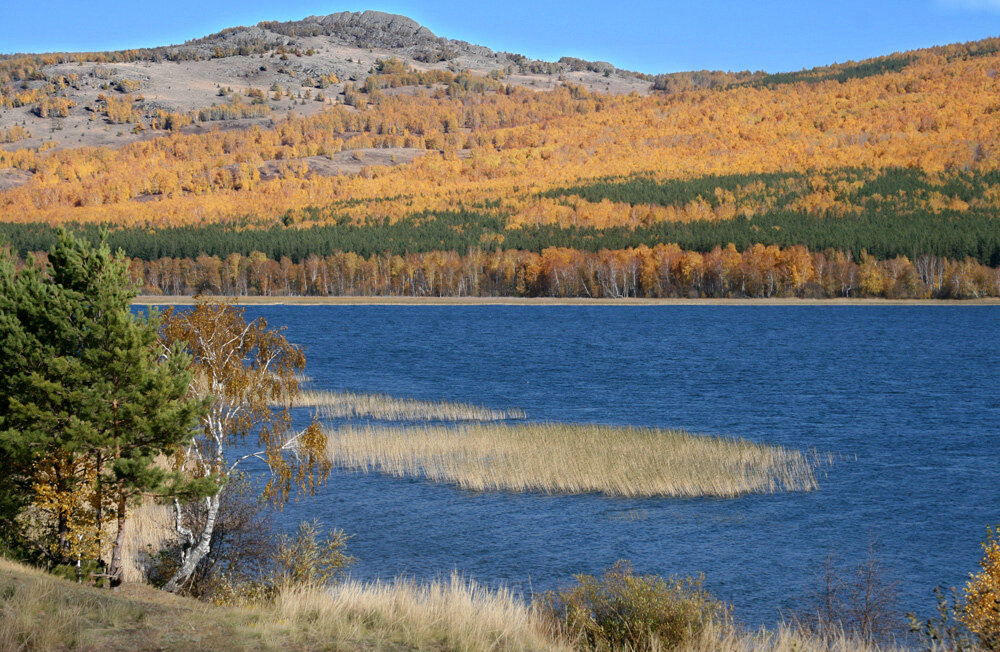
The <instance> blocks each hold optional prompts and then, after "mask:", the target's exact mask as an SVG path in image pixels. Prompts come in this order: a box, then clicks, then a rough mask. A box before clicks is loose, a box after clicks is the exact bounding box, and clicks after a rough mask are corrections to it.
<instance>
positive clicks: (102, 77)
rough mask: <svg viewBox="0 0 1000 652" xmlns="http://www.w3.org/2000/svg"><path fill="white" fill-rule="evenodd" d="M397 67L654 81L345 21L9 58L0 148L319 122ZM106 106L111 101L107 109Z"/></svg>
mask: <svg viewBox="0 0 1000 652" xmlns="http://www.w3.org/2000/svg"><path fill="white" fill-rule="evenodd" d="M390 58H395V59H398V60H399V61H401V62H404V63H405V64H406V65H407V66H409V67H412V68H413V69H415V70H420V71H442V72H443V71H453V72H458V71H469V72H470V73H472V74H476V75H481V76H486V75H490V74H493V75H499V74H502V75H503V76H504V77H505V80H506V81H507V83H511V84H515V85H520V86H526V87H530V88H535V89H547V88H553V87H554V86H556V85H558V84H559V83H561V82H562V81H572V82H573V83H577V84H581V85H583V86H585V87H587V88H591V89H594V90H601V91H603V92H609V93H629V92H633V91H636V92H641V93H645V92H647V91H648V89H649V86H650V82H649V81H648V79H645V78H644V77H645V76H641V75H636V74H635V73H630V72H628V71H622V70H618V69H616V68H615V67H614V66H613V65H611V64H608V63H603V62H585V61H580V60H576V59H569V58H567V59H564V60H563V61H562V62H544V61H534V60H529V59H527V58H525V57H523V56H520V55H515V54H510V53H506V52H500V53H498V52H494V51H492V50H490V49H489V48H486V47H482V46H476V45H470V44H469V43H466V42H464V41H455V40H451V39H446V38H440V37H437V36H435V35H434V34H433V33H432V32H431V31H430V30H428V29H427V28H426V27H422V26H421V25H419V24H417V23H416V22H415V21H413V20H411V19H409V18H406V17H404V16H395V15H392V14H385V13H382V12H377V11H365V12H357V13H352V12H342V13H338V14H331V15H329V16H310V17H308V18H305V19H303V20H300V21H294V22H285V23H279V22H263V23H260V24H258V25H255V26H252V27H235V28H230V29H227V30H223V31H221V32H219V33H217V34H212V35H210V36H206V37H203V38H199V39H194V40H191V41H188V42H186V43H183V44H180V45H171V46H164V47H159V48H150V49H137V50H126V51H118V52H100V53H50V54H42V55H13V56H6V57H0V145H2V144H3V143H4V141H5V138H4V134H5V133H7V134H8V136H7V138H6V140H12V141H13V140H14V139H15V137H16V138H17V140H16V143H15V146H17V147H39V146H47V147H54V148H56V149H59V148H66V147H79V146H120V145H122V144H125V143H128V142H134V141H136V140H142V139H145V138H149V137H150V136H152V135H155V134H156V133H158V132H160V131H164V130H166V131H181V132H183V133H201V132H204V131H207V130H208V129H209V127H210V126H213V127H219V128H222V129H228V128H237V127H247V126H249V125H252V124H256V125H263V126H268V125H272V124H273V123H274V121H276V120H280V119H282V118H284V117H285V116H287V115H289V114H290V113H292V112H294V113H295V114H298V115H313V114H315V113H318V112H319V111H321V110H322V109H323V108H324V107H325V106H328V105H329V104H332V103H334V102H336V101H337V98H338V97H341V98H342V96H343V93H344V90H345V89H346V88H347V87H349V86H353V85H361V84H363V83H364V82H365V80H366V79H367V78H368V77H369V76H370V75H371V74H372V73H373V72H375V70H376V67H377V61H378V60H380V59H390ZM605 72H606V73H607V75H605ZM279 88H280V92H277V91H278V89H279ZM229 91H232V92H231V93H229V94H228V95H222V94H221V93H228V92H229ZM307 92H308V93H309V95H308V96H307V97H303V95H304V94H305V93H307ZM258 93H259V95H257V94H258ZM238 95H242V96H244V97H245V99H246V102H247V103H248V104H254V100H261V101H260V102H258V103H257V104H255V105H254V106H253V107H247V108H242V107H241V109H240V110H239V111H231V112H230V113H229V114H225V113H218V114H217V115H215V116H213V117H212V118H211V120H197V119H196V120H195V121H194V123H193V124H182V123H185V122H187V120H185V119H184V117H183V116H186V115H187V114H188V113H190V112H195V113H197V112H200V111H203V110H207V109H210V108H211V107H212V106H213V105H225V104H227V103H228V102H230V101H231V100H232V99H233V98H235V97H236V96H238ZM102 97H106V98H111V99H110V106H109V101H108V100H102V99H101V98H102ZM319 98H322V99H319ZM317 100H318V101H317ZM109 109H110V110H109ZM205 123H207V124H205ZM136 124H141V125H142V127H143V128H142V129H141V130H137V129H136V128H135V125H136ZM12 130H14V131H12ZM11 134H13V135H11ZM10 145H11V143H8V144H7V149H10ZM0 183H2V181H0ZM0 189H2V186H0Z"/></svg>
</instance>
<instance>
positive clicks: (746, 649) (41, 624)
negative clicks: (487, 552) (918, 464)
mask: <svg viewBox="0 0 1000 652" xmlns="http://www.w3.org/2000/svg"><path fill="white" fill-rule="evenodd" d="M552 632H553V630H552V629H550V628H549V627H548V626H547V624H546V622H545V621H544V620H543V619H542V617H541V615H540V614H539V613H538V612H536V611H535V610H534V609H533V608H532V607H530V606H529V605H527V604H526V603H525V602H524V601H523V600H521V599H520V598H519V597H518V596H516V595H514V594H512V593H511V592H509V591H506V590H503V589H501V590H492V589H486V588H484V587H481V586H479V585H477V584H475V583H473V582H470V581H465V580H462V579H461V578H458V577H452V578H451V581H449V582H432V583H428V584H417V583H414V582H410V581H397V582H395V583H392V584H385V583H368V584H364V583H360V582H353V581H351V582H347V583H345V584H342V585H340V586H338V587H335V588H334V589H332V590H321V589H300V590H292V591H286V592H284V593H283V594H281V595H280V596H279V597H278V600H277V603H276V604H275V605H274V606H259V607H247V608H234V607H215V606H212V605H207V604H204V603H201V602H197V601H195V600H192V599H188V598H179V597H176V596H172V595H169V594H166V593H163V592H161V591H156V590H154V589H150V588H148V587H143V586H136V585H132V586H125V587H124V589H123V590H122V591H121V592H120V593H112V592H110V591H107V590H100V589H94V588H89V587H85V586H80V585H77V584H74V583H71V582H68V581H66V580H61V579H57V578H54V577H52V576H49V575H46V574H45V573H43V572H41V571H37V570H34V569H30V568H27V567H25V566H21V565H19V564H15V563H13V562H9V561H6V560H3V559H0V652H7V651H14V650H65V649H82V650H136V649H158V650H192V649H205V650H208V649H227V650H285V649H295V650H331V649H332V650H370V649H416V650H463V651H469V652H474V651H498V652H499V651H505V650H511V651H513V650H518V651H527V650H556V651H558V650H570V649H572V647H571V645H570V643H569V642H567V641H562V640H559V639H558V638H556V637H555V636H554V634H553V633H552ZM678 649H679V650H681V651H684V652H757V651H760V652H764V651H770V652H792V651H795V652H894V651H897V650H901V649H903V648H897V647H895V646H888V647H886V646H878V645H873V644H868V643H865V642H864V641H861V640H859V639H857V638H854V637H853V636H851V635H850V634H839V635H837V636H834V637H832V638H817V637H814V636H810V635H808V634H803V633H801V632H799V631H797V630H795V629H792V628H789V627H785V626H782V627H780V628H778V629H777V630H774V631H771V630H767V629H761V630H759V631H756V632H750V633H745V632H740V631H738V630H734V629H731V628H729V627H727V626H724V625H716V626H711V627H708V628H706V629H705V630H704V631H703V632H702V633H701V634H700V635H699V636H698V638H697V639H696V640H693V641H690V642H688V643H685V644H683V645H682V646H681V647H680V648H678Z"/></svg>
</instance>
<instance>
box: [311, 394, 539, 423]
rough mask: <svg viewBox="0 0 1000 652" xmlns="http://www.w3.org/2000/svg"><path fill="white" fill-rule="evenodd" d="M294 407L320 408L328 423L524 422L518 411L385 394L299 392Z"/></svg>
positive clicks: (522, 413)
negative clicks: (348, 421) (375, 421)
mask: <svg viewBox="0 0 1000 652" xmlns="http://www.w3.org/2000/svg"><path fill="white" fill-rule="evenodd" d="M294 405H295V407H316V408H319V413H320V415H321V416H323V417H326V418H328V419H360V418H369V419H380V420H382V421H503V420H505V419H523V418H524V417H525V414H524V411H522V410H518V409H508V410H494V409H491V408H487V407H482V406H479V405H467V404H465V403H448V402H445V401H440V402H439V401H418V400H416V399H412V398H396V397H393V396H387V395H385V394H356V393H354V392H328V391H316V390H308V389H306V390H302V391H301V392H300V393H299V395H298V396H297V397H296V398H295V401H294Z"/></svg>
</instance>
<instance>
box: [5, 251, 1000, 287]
mask: <svg viewBox="0 0 1000 652" xmlns="http://www.w3.org/2000/svg"><path fill="white" fill-rule="evenodd" d="M8 255H11V256H12V258H13V261H14V264H15V265H16V266H36V267H39V268H44V266H45V265H46V254H44V253H35V254H29V255H27V256H25V257H23V258H22V257H19V256H16V255H13V254H10V253H9V252H8ZM129 274H130V277H131V279H132V280H133V281H134V282H135V283H136V284H137V286H138V287H139V291H140V293H141V294H143V295H146V296H163V297H175V296H193V295H198V294H201V295H217V296H239V297H262V298H267V297H271V298H274V297H317V298H322V297H439V298H462V297H487V298H489V297H535V298H550V299H560V298H562V299H570V298H587V299H630V298H633V299H637V298H645V299H696V298H701V299H780V298H799V299H869V298H880V299H895V300H901V299H914V300H930V299H934V300H945V299H955V300H967V299H986V298H996V297H1000V269H998V268H992V267H989V266H987V265H984V264H981V263H979V262H977V261H975V260H973V259H971V258H966V259H965V260H952V259H948V258H941V257H937V256H930V255H922V256H918V257H916V258H915V259H913V260H910V259H909V258H908V257H906V256H899V257H896V258H892V259H889V260H877V259H875V258H874V257H872V256H870V255H868V254H867V252H864V251H862V253H861V254H860V255H859V256H857V257H855V256H852V255H851V254H850V253H845V252H842V251H836V250H827V251H819V252H812V251H810V250H809V249H808V248H806V247H804V246H793V247H789V248H787V249H782V248H780V247H777V246H773V245H772V246H767V247H765V246H763V245H754V246H753V247H750V248H748V249H746V250H744V251H742V252H741V251H739V250H737V249H736V248H735V247H733V246H732V245H730V246H728V247H725V248H722V247H716V248H715V249H712V250H711V251H709V252H707V253H704V254H703V253H699V252H696V251H686V250H683V249H681V248H680V247H678V246H676V245H657V246H655V247H646V246H639V247H636V248H631V249H622V250H601V251H597V252H585V251H579V250H575V249H565V248H556V247H550V248H547V249H544V250H542V251H541V252H540V253H535V252H530V251H513V250H505V251H482V250H470V251H469V252H467V253H466V254H464V255H462V254H458V253H455V252H428V253H420V254H408V255H391V254H381V255H377V254H373V255H371V256H369V257H367V258H366V257H363V256H360V255H358V254H355V253H350V252H347V253H343V252H338V253H335V254H331V255H329V256H318V255H310V256H307V257H305V258H303V259H301V260H299V261H294V260H292V259H291V258H288V257H284V256H283V257H281V258H279V259H273V258H268V257H267V256H265V255H264V254H263V253H261V252H253V253H251V254H250V255H248V256H247V255H241V254H238V253H233V254H230V255H228V256H226V257H219V256H214V255H213V256H209V255H201V256H198V257H196V258H170V257H164V258H160V259H157V260H141V259H138V258H133V259H131V260H129Z"/></svg>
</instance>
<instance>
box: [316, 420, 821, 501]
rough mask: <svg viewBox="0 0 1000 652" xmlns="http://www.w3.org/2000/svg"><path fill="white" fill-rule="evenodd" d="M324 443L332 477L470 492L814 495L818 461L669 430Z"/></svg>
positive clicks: (363, 437)
mask: <svg viewBox="0 0 1000 652" xmlns="http://www.w3.org/2000/svg"><path fill="white" fill-rule="evenodd" d="M328 434H329V438H330V443H329V446H328V449H327V450H328V452H329V455H330V460H331V461H332V462H333V463H334V464H335V465H337V466H339V467H341V468H347V469H356V470H364V471H369V470H376V471H380V472H382V473H388V474H390V475H394V476H398V477H424V478H427V479H429V480H433V481H436V482H448V483H453V484H456V485H458V486H460V487H462V488H465V489H471V490H475V491H487V490H507V491H543V492H548V493H571V494H579V493H591V492H600V493H604V494H607V495H612V496H632V497H641V496H676V497H692V496H719V497H732V496H739V495H742V494H749V493H772V492H777V491H810V490H812V489H815V488H816V487H817V483H816V478H815V475H814V473H813V469H814V467H815V465H816V462H817V460H815V459H811V457H810V456H808V455H806V454H804V453H802V452H800V451H794V450H789V449H785V448H780V447H777V446H767V445H764V444H756V443H752V442H749V441H745V440H742V439H733V438H728V437H712V436H704V435H692V434H689V433H686V432H682V431H677V430H659V429H650V428H632V427H615V426H600V425H570V424H558V423H549V424H537V423H525V424H516V425H510V424H463V425H459V426H456V427H444V426H438V427H427V428H381V427H358V428H354V427H347V428H341V429H337V430H330V431H329V433H328Z"/></svg>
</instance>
